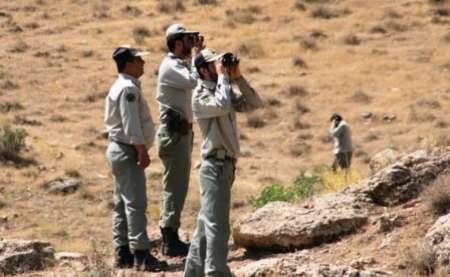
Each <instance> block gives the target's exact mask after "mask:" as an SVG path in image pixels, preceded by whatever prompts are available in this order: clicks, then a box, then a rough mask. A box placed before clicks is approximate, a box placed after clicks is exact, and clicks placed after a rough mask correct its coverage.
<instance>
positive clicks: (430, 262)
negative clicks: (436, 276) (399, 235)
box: [404, 244, 437, 276]
mask: <svg viewBox="0 0 450 277" xmlns="http://www.w3.org/2000/svg"><path fill="white" fill-rule="evenodd" d="M404 254H405V256H406V257H405V258H406V260H407V261H408V263H409V264H410V266H411V267H412V269H413V272H414V273H416V274H420V275H421V276H423V275H425V276H429V275H432V274H433V273H434V272H435V269H436V262H437V261H436V260H437V258H436V254H435V253H434V252H433V251H432V250H431V249H430V248H429V247H427V246H424V245H420V244H419V245H415V246H413V247H410V248H407V249H406V250H405V253H404Z"/></svg>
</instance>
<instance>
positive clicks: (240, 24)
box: [0, 0, 450, 254]
mask: <svg viewBox="0 0 450 277" xmlns="http://www.w3.org/2000/svg"><path fill="white" fill-rule="evenodd" d="M214 2H215V1H212V0H209V1H205V0H203V1H193V0H189V1H173V0H170V1H118V0H109V1H108V0H104V1H100V0H90V1H87V0H61V1H51V0H33V1H31V0H17V1H12V0H3V1H2V2H1V3H0V42H1V45H2V47H1V49H0V61H1V62H0V113H1V114H0V121H1V122H2V124H5V123H9V124H12V125H13V126H14V127H22V128H24V129H26V131H27V133H28V137H27V146H26V151H25V152H24V153H23V154H22V156H23V157H24V158H25V159H24V160H22V161H21V162H18V163H14V162H2V163H1V164H0V216H2V218H3V217H7V218H8V220H7V222H6V223H4V224H3V223H1V222H0V230H1V237H6V238H25V239H33V238H35V239H43V240H48V241H50V242H52V243H53V244H54V245H55V247H56V249H57V250H71V251H81V252H88V251H90V249H91V245H90V243H89V240H90V238H95V240H96V245H97V247H99V248H100V249H107V251H110V249H109V248H110V237H111V235H110V224H111V223H110V208H111V193H112V191H111V185H110V182H111V175H110V173H109V171H108V168H107V165H106V161H105V159H104V150H105V146H106V144H107V141H106V140H105V139H102V138H101V131H102V129H103V108H104V100H103V99H104V97H105V95H106V92H107V90H108V89H109V86H110V85H111V83H112V82H113V80H114V78H115V76H116V72H115V66H114V64H113V62H112V60H111V53H112V51H113V49H114V47H115V46H117V45H120V44H126V43H127V44H130V43H131V44H134V45H136V44H139V45H140V47H143V48H148V49H150V50H151V52H152V54H151V55H150V56H149V57H148V58H147V59H146V73H145V76H143V78H142V82H143V88H144V93H145V96H146V97H147V99H148V101H149V104H150V106H151V109H152V114H153V116H154V119H155V120H156V119H157V104H156V102H155V100H154V96H155V87H156V75H157V68H158V65H159V62H160V61H161V59H162V57H163V56H164V55H165V51H166V50H165V46H164V30H165V28H166V27H167V26H168V25H169V24H171V23H173V22H183V23H184V24H185V25H187V26H188V27H189V28H192V29H196V30H200V31H201V32H202V33H203V34H204V36H205V37H206V44H207V45H208V46H209V47H213V48H216V49H219V50H231V51H235V52H236V53H237V54H238V55H239V56H240V57H241V60H242V67H243V72H244V73H245V75H246V76H247V77H248V79H249V80H251V81H252V83H253V85H254V86H255V88H257V90H258V91H259V92H260V93H261V95H262V96H263V98H264V99H265V102H266V105H265V107H264V108H263V109H262V110H260V111H257V112H255V113H253V114H251V115H248V116H241V117H240V119H239V125H240V128H241V131H242V134H241V138H242V150H243V158H242V159H241V160H240V162H239V165H238V171H237V180H236V182H235V185H234V188H233V211H232V214H233V218H235V215H237V214H240V213H243V212H246V211H250V210H251V209H252V207H251V206H250V205H249V204H248V200H247V199H248V198H249V197H250V196H252V195H257V194H258V193H259V192H260V190H261V189H262V187H263V185H264V184H266V183H267V182H273V181H277V182H281V183H284V184H288V183H290V182H291V181H292V179H293V178H294V177H295V176H297V175H298V174H299V172H300V171H302V170H303V171H311V170H313V169H314V168H317V167H320V166H323V165H329V164H330V163H331V161H332V156H331V151H332V143H331V140H330V138H329V137H328V135H327V129H328V127H329V122H328V119H329V116H330V114H331V113H332V112H335V111H337V112H340V113H342V114H343V116H344V117H345V118H346V119H347V120H348V121H349V122H350V124H351V126H352V127H353V134H354V142H355V146H356V151H355V159H354V167H355V168H356V170H357V172H358V174H359V175H360V176H365V175H367V174H369V170H368V165H367V162H368V160H369V159H370V157H371V156H372V155H373V154H374V153H376V152H378V151H381V150H383V149H385V148H387V147H392V148H395V149H397V150H399V151H410V150H413V149H416V148H419V147H431V146H445V145H449V144H450V135H449V126H450V118H449V116H448V111H449V108H450V85H449V83H448V78H449V77H450V54H449V53H450V51H449V50H450V31H449V26H450V4H447V3H446V1H426V0H421V1H412V0H396V1H381V0H373V1H361V0H340V1H339V0H337V1H327V0H304V1H300V0H298V1H294V0H288V1H277V0H262V1H235V0H230V1H218V2H220V3H214ZM363 112H372V113H373V114H374V115H373V117H372V118H371V119H363V118H362V117H361V113H363ZM198 134H199V132H198V131H197V136H196V139H195V147H194V158H193V164H194V165H195V164H197V163H198V162H199V145H200V138H199V135H198ZM151 153H152V154H151V156H152V157H153V162H152V165H151V166H150V168H149V170H148V173H149V182H148V187H149V196H150V202H149V209H148V211H149V215H150V229H151V230H154V229H155V227H156V226H157V217H158V214H159V203H158V201H159V192H160V191H161V186H160V178H161V175H160V173H159V172H160V169H161V167H160V163H159V161H158V159H157V157H156V153H155V150H154V149H152V151H151ZM63 175H72V176H76V175H79V176H80V177H81V178H82V180H83V182H84V185H83V186H82V188H81V189H80V190H79V191H77V192H76V193H74V194H71V195H66V196H62V195H53V194H49V193H48V191H47V190H46V189H45V183H46V182H47V181H49V180H52V179H54V178H56V177H60V176H63ZM191 181H192V182H191V188H190V193H189V198H188V200H187V204H186V209H185V212H184V216H183V220H184V222H183V228H184V229H185V230H187V232H188V233H191V232H192V231H193V228H194V226H195V217H196V214H197V211H198V209H199V196H198V185H197V182H198V181H197V170H196V169H193V170H192V178H191ZM419 220H420V219H419ZM427 226H428V225H427ZM414 232H418V233H421V232H423V230H421V229H420V228H419V229H414V230H412V231H411V233H412V234H411V236H413V235H415V233H414ZM393 254H395V253H393Z"/></svg>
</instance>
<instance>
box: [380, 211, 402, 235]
mask: <svg viewBox="0 0 450 277" xmlns="http://www.w3.org/2000/svg"><path fill="white" fill-rule="evenodd" d="M403 222H404V217H402V216H399V215H395V214H394V215H383V216H381V217H380V218H379V219H378V232H379V233H386V232H390V231H392V230H393V229H394V228H396V227H401V226H402V225H403Z"/></svg>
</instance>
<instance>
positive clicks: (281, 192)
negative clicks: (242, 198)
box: [249, 183, 294, 208]
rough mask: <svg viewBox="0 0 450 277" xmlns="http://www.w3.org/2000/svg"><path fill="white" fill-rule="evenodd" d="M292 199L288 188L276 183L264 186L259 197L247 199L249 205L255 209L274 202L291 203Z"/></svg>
mask: <svg viewBox="0 0 450 277" xmlns="http://www.w3.org/2000/svg"><path fill="white" fill-rule="evenodd" d="M293 199H294V195H293V193H292V191H291V190H290V189H289V188H285V187H284V186H283V185H280V184H278V183H274V184H270V185H268V186H265V187H264V189H263V190H262V191H261V194H260V196H258V197H253V196H251V197H250V199H249V203H250V205H252V206H253V207H256V208H260V207H262V206H264V205H266V204H267V203H269V202H274V201H285V202H291V201H292V200H293Z"/></svg>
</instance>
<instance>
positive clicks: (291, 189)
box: [249, 172, 321, 208]
mask: <svg viewBox="0 0 450 277" xmlns="http://www.w3.org/2000/svg"><path fill="white" fill-rule="evenodd" d="M320 182H321V178H320V176H318V175H311V176H307V175H305V173H304V172H301V173H300V174H299V175H298V176H296V177H295V178H294V180H293V182H292V184H291V185H290V186H288V187H286V186H283V185H281V184H278V183H273V184H269V185H267V186H265V187H264V188H263V190H262V191H261V194H260V195H259V196H258V197H254V196H251V197H250V198H249V203H250V205H252V206H253V207H255V208H260V207H262V206H264V205H266V204H267V203H269V202H274V201H285V202H294V201H296V200H298V199H305V198H307V197H309V196H311V195H312V193H313V190H314V186H315V185H317V184H319V183H320Z"/></svg>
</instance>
